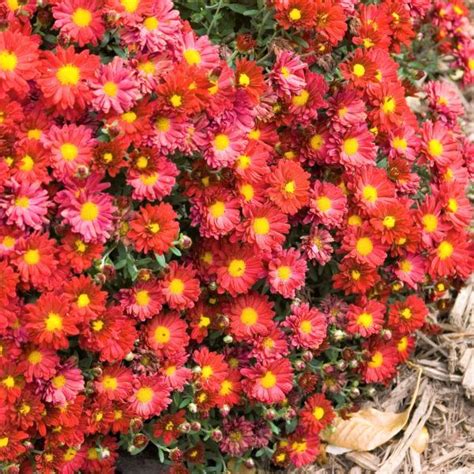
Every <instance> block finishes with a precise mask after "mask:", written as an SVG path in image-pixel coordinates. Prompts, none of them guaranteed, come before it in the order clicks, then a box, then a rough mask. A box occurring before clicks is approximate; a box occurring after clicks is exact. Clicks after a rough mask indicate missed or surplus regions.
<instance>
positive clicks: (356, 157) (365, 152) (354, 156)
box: [329, 125, 377, 168]
mask: <svg viewBox="0 0 474 474" xmlns="http://www.w3.org/2000/svg"><path fill="white" fill-rule="evenodd" d="M329 152H330V153H332V154H337V155H338V156H339V160H340V162H341V164H343V165H345V166H348V167H351V168H360V167H361V166H363V165H373V164H375V157H376V154H377V149H376V147H375V144H374V137H373V136H372V134H371V133H370V132H369V131H368V130H367V127H366V126H365V125H360V126H359V127H354V128H351V129H349V130H347V131H346V132H345V133H344V134H343V135H342V136H341V137H339V138H337V142H336V145H335V148H333V149H332V150H329Z"/></svg>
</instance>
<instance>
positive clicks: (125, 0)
mask: <svg viewBox="0 0 474 474" xmlns="http://www.w3.org/2000/svg"><path fill="white" fill-rule="evenodd" d="M120 3H121V4H122V6H123V8H124V10H125V11H126V12H127V13H135V12H136V11H137V8H138V5H139V4H140V0H120Z"/></svg>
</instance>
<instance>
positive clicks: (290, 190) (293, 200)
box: [267, 159, 309, 215]
mask: <svg viewBox="0 0 474 474" xmlns="http://www.w3.org/2000/svg"><path fill="white" fill-rule="evenodd" d="M267 182H268V184H269V185H270V186H269V188H268V189H267V194H268V197H269V198H270V199H271V200H272V201H273V202H274V203H275V204H276V206H277V207H278V208H280V209H281V210H282V212H284V213H287V214H290V215H292V214H296V213H297V212H298V211H299V210H300V209H301V208H302V207H303V206H305V205H306V204H307V202H308V191H309V173H307V172H306V171H304V169H303V168H302V166H301V165H300V164H299V163H297V162H295V161H290V160H286V159H281V160H280V161H279V162H278V164H277V166H275V167H274V168H273V169H272V170H271V171H270V173H269V174H268V177H267Z"/></svg>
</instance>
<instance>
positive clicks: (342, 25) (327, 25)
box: [314, 0, 347, 46]
mask: <svg viewBox="0 0 474 474" xmlns="http://www.w3.org/2000/svg"><path fill="white" fill-rule="evenodd" d="M314 10H315V12H314V16H315V29H316V31H317V33H318V34H319V35H321V37H322V38H323V39H324V40H326V41H329V43H330V44H332V45H333V46H336V45H337V44H338V43H339V41H341V40H342V38H344V35H345V33H346V30H347V25H346V15H345V13H344V10H343V9H342V6H341V5H339V4H338V3H337V2H334V1H333V0H315V2H314Z"/></svg>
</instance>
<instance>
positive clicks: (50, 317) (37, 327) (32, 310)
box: [25, 293, 79, 349]
mask: <svg viewBox="0 0 474 474" xmlns="http://www.w3.org/2000/svg"><path fill="white" fill-rule="evenodd" d="M25 323H26V324H25V328H26V330H27V333H28V337H29V339H30V340H31V341H32V342H34V343H36V344H40V345H49V346H51V347H53V348H54V349H65V348H67V347H68V346H69V341H68V339H67V338H68V336H74V335H76V334H78V333H79V330H78V328H77V325H76V324H77V322H76V321H75V319H74V318H73V317H72V316H71V309H70V307H69V305H67V304H65V302H64V300H63V299H61V298H59V296H56V295H53V294H50V293H44V294H42V295H41V296H40V297H39V298H38V299H37V300H36V302H35V303H34V304H29V305H27V306H26V315H25Z"/></svg>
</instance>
